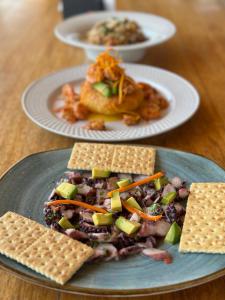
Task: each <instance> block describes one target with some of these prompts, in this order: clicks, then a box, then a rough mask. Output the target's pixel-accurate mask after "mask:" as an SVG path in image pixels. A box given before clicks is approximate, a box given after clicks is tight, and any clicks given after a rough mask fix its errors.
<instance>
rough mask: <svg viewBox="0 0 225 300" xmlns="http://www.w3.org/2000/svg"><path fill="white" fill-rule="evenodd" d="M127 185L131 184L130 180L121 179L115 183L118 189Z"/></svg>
mask: <svg viewBox="0 0 225 300" xmlns="http://www.w3.org/2000/svg"><path fill="white" fill-rule="evenodd" d="M129 184H131V180H130V179H122V180H120V181H117V185H118V186H119V187H123V186H126V185H129Z"/></svg>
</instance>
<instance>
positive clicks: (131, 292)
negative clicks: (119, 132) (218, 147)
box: [0, 144, 225, 297]
mask: <svg viewBox="0 0 225 300" xmlns="http://www.w3.org/2000/svg"><path fill="white" fill-rule="evenodd" d="M135 145H136V146H141V147H143V146H148V147H154V148H156V149H162V150H167V151H170V152H174V153H181V154H187V155H190V154H191V155H193V156H197V157H200V158H204V159H206V160H207V161H209V162H210V163H213V164H214V165H216V166H217V167H218V168H219V169H221V170H222V171H223V172H225V168H223V167H221V166H220V165H219V164H217V163H216V162H215V161H214V160H212V159H209V158H208V157H206V156H204V155H202V154H198V153H195V152H188V151H182V150H178V149H173V148H167V147H161V146H156V145H140V144H135ZM71 149H72V148H68V147H66V148H57V149H50V150H44V151H39V152H35V153H31V154H29V155H27V156H24V157H22V158H21V159H20V160H18V161H17V162H16V163H14V164H12V165H11V166H10V167H9V168H8V169H6V170H5V171H4V172H3V173H2V174H1V175H0V181H1V180H2V179H3V178H4V177H5V176H6V175H7V174H8V173H9V172H10V171H11V170H12V169H14V167H16V166H17V165H19V164H21V163H23V161H24V160H26V159H29V158H32V157H33V156H36V155H40V154H44V153H49V152H58V151H59V152H60V151H66V150H70V151H71ZM0 269H2V270H4V271H6V272H8V273H10V274H12V275H14V276H16V277H17V278H20V279H23V280H24V281H26V282H29V283H32V284H35V285H37V286H41V287H45V288H49V289H52V290H55V291H63V292H65V293H71V294H77V295H86V296H104V297H126V296H130V297H135V296H150V295H158V294H164V293H169V292H175V291H179V290H184V289H187V288H191V287H195V286H198V285H201V284H204V283H207V282H210V281H212V280H215V279H217V278H220V277H222V276H224V275H225V267H224V268H223V269H221V270H218V271H216V272H213V273H211V274H209V275H206V276H203V277H200V278H196V279H193V280H188V281H185V282H181V283H176V284H171V285H168V286H164V287H154V288H144V289H128V290H126V289H124V290H116V289H96V288H85V287H78V286H71V285H68V286H67V285H65V286H61V285H59V284H56V283H54V282H52V281H49V280H48V279H47V278H46V279H40V278H36V277H34V276H32V275H26V274H24V273H23V272H21V271H19V270H15V269H14V268H12V267H9V266H7V265H6V264H4V263H3V262H1V261H0Z"/></svg>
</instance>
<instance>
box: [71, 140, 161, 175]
mask: <svg viewBox="0 0 225 300" xmlns="http://www.w3.org/2000/svg"><path fill="white" fill-rule="evenodd" d="M155 154H156V151H155V149H153V148H150V147H142V146H126V145H110V144H96V143H75V144H74V147H73V150H72V153H71V156H70V160H69V163H68V168H69V169H81V170H91V169H92V168H94V167H97V168H99V169H103V170H109V171H112V172H121V173H131V174H132V173H133V174H143V175H151V174H153V173H154V166H155Z"/></svg>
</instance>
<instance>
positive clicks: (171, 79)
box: [22, 64, 199, 142]
mask: <svg viewBox="0 0 225 300" xmlns="http://www.w3.org/2000/svg"><path fill="white" fill-rule="evenodd" d="M123 67H125V69H126V72H127V74H128V75H130V76H131V77H133V78H134V80H136V81H142V82H146V83H149V84H151V85H152V86H153V87H155V88H157V90H159V92H161V93H162V95H164V96H165V97H166V98H167V99H168V101H169V103H170V106H169V109H168V110H167V112H166V113H165V115H164V116H163V117H162V118H160V119H157V120H154V121H151V122H140V124H137V125H135V126H130V127H127V126H126V125H124V124H123V123H122V122H121V121H114V122H110V123H107V124H106V125H107V128H109V130H107V131H92V130H85V129H83V128H82V126H83V125H84V124H85V121H79V122H76V123H75V124H70V123H68V122H66V121H65V120H61V119H59V118H57V117H56V116H55V115H54V114H53V112H52V108H53V106H54V102H55V99H56V98H57V97H58V96H59V95H60V90H61V87H62V85H64V84H65V83H73V84H74V85H75V86H76V87H77V89H79V86H80V84H81V83H82V81H83V80H84V78H85V74H86V70H87V66H85V65H83V66H79V67H73V68H69V69H65V70H62V71H59V72H56V73H53V74H50V75H48V76H46V77H43V78H41V79H39V80H37V81H34V82H33V83H31V85H30V86H29V87H28V88H27V89H26V90H25V92H24V94H23V96H22V106H23V109H24V111H25V113H26V114H27V116H28V117H29V118H30V119H31V120H32V121H33V122H34V123H36V124H37V125H39V126H41V127H42V128H44V129H47V130H49V131H51V132H54V133H57V134H60V135H64V136H68V137H72V138H79V139H85V140H93V141H110V142H112V141H128V140H134V139H141V138H144V137H150V136H154V135H157V134H160V133H163V132H166V131H168V130H171V129H173V128H175V127H177V126H179V125H181V124H182V123H184V122H185V121H187V120H188V119H189V118H191V117H192V115H193V114H194V113H195V112H196V110H197V108H198V106H199V95H198V93H197V91H196V89H195V88H194V87H193V86H192V85H191V84H190V83H189V82H188V81H186V80H185V79H183V78H182V77H180V76H178V75H176V74H174V73H172V72H169V71H165V70H162V69H160V68H155V67H149V66H144V65H136V64H123Z"/></svg>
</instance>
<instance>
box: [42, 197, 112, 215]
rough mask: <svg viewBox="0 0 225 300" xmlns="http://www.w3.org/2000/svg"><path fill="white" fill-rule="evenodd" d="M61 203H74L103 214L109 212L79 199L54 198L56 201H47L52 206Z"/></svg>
mask: <svg viewBox="0 0 225 300" xmlns="http://www.w3.org/2000/svg"><path fill="white" fill-rule="evenodd" d="M59 204H72V205H76V206H81V207H83V208H86V209H90V210H93V211H98V212H100V213H103V214H105V213H107V210H105V209H103V208H101V207H98V206H94V205H90V204H88V203H85V202H81V201H77V200H70V199H60V200H54V201H50V202H47V205H48V206H51V205H53V206H56V205H59Z"/></svg>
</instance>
